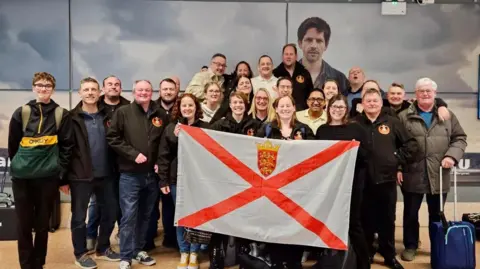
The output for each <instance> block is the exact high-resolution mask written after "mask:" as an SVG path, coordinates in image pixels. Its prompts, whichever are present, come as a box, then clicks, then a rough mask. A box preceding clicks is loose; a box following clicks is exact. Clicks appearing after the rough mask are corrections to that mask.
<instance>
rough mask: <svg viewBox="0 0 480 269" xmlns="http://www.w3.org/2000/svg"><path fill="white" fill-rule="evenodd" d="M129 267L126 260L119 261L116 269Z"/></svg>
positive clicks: (127, 268)
mask: <svg viewBox="0 0 480 269" xmlns="http://www.w3.org/2000/svg"><path fill="white" fill-rule="evenodd" d="M131 268H132V266H131V265H130V263H129V262H127V261H121V262H120V265H119V266H118V269H131Z"/></svg>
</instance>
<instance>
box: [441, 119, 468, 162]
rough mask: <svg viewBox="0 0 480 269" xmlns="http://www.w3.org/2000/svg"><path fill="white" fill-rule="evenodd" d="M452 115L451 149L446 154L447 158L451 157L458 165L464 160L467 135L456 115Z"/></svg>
mask: <svg viewBox="0 0 480 269" xmlns="http://www.w3.org/2000/svg"><path fill="white" fill-rule="evenodd" d="M450 114H451V115H452V119H451V122H452V133H451V134H450V147H449V148H448V150H447V152H446V153H445V157H451V158H452V159H453V160H454V161H455V164H457V163H458V162H459V161H460V159H462V157H463V154H464V153H465V149H466V148H467V135H466V134H465V131H464V130H463V128H462V126H461V125H460V122H459V121H458V119H457V117H456V116H455V114H453V113H450Z"/></svg>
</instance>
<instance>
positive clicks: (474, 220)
mask: <svg viewBox="0 0 480 269" xmlns="http://www.w3.org/2000/svg"><path fill="white" fill-rule="evenodd" d="M462 221H465V222H469V223H471V224H473V226H475V234H476V235H477V236H476V238H477V240H478V241H480V213H466V214H463V215H462Z"/></svg>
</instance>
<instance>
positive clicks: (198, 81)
mask: <svg viewBox="0 0 480 269" xmlns="http://www.w3.org/2000/svg"><path fill="white" fill-rule="evenodd" d="M212 81H216V82H218V84H220V87H221V88H222V89H221V90H222V92H223V91H224V89H223V88H224V87H223V84H224V82H225V78H224V77H223V76H216V75H215V73H213V71H212V70H211V69H210V68H209V69H208V70H207V71H205V72H198V73H196V74H195V75H194V76H193V78H192V80H191V81H190V83H189V84H188V86H187V88H186V89H185V93H191V94H193V95H195V97H197V98H198V99H199V101H200V102H203V101H204V100H205V92H204V90H205V85H206V84H207V83H209V82H212Z"/></svg>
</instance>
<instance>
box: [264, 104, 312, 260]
mask: <svg viewBox="0 0 480 269" xmlns="http://www.w3.org/2000/svg"><path fill="white" fill-rule="evenodd" d="M273 108H274V109H275V118H274V119H273V121H272V122H271V123H266V124H264V126H263V127H262V129H260V131H259V132H258V134H257V136H258V137H265V138H272V139H282V140H305V139H308V140H311V139H314V135H313V132H312V130H311V129H310V127H308V126H307V125H305V124H303V123H301V122H299V121H297V119H296V117H295V111H296V108H295V100H294V99H293V97H292V96H291V95H286V96H283V97H278V98H277V99H276V100H275V102H273ZM266 245H267V251H268V253H269V254H270V261H271V263H272V266H271V268H272V269H283V268H284V263H285V265H286V268H287V269H301V268H302V254H303V250H304V248H305V247H304V246H297V245H286V244H274V243H267V244H266Z"/></svg>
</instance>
